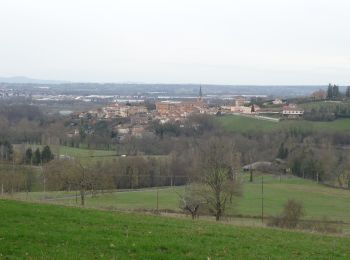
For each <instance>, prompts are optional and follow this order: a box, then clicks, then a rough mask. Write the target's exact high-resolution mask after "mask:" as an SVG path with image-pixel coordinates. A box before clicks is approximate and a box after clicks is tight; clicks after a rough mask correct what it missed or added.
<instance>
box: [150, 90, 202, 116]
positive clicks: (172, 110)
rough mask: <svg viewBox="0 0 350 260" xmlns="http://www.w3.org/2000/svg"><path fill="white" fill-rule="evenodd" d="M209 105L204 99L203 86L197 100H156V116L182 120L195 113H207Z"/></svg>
mask: <svg viewBox="0 0 350 260" xmlns="http://www.w3.org/2000/svg"><path fill="white" fill-rule="evenodd" d="M206 112H207V106H206V104H205V103H204V101H203V94H202V88H201V87H200V89H199V95H198V98H197V100H195V101H170V100H166V101H159V102H156V116H157V117H158V118H159V119H165V118H166V119H172V120H181V119H183V118H186V117H188V116H189V115H191V114H195V113H198V114H199V113H206Z"/></svg>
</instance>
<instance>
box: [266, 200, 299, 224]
mask: <svg viewBox="0 0 350 260" xmlns="http://www.w3.org/2000/svg"><path fill="white" fill-rule="evenodd" d="M302 216H304V209H303V205H302V203H301V202H298V201H295V200H293V199H290V200H288V201H287V202H286V204H284V207H283V212H282V214H281V215H280V216H278V217H274V218H271V219H270V220H269V222H268V223H267V225H268V226H275V227H280V228H296V227H297V226H298V223H299V220H300V218H301V217H302Z"/></svg>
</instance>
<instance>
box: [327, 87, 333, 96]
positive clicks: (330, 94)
mask: <svg viewBox="0 0 350 260" xmlns="http://www.w3.org/2000/svg"><path fill="white" fill-rule="evenodd" d="M332 98H333V87H332V85H331V84H330V83H329V85H328V89H327V99H332Z"/></svg>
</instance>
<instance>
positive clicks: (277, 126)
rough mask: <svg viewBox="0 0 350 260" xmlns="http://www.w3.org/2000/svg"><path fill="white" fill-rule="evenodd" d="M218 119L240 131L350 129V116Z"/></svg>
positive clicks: (222, 124)
mask: <svg viewBox="0 0 350 260" xmlns="http://www.w3.org/2000/svg"><path fill="white" fill-rule="evenodd" d="M216 121H217V123H218V124H219V125H220V126H222V127H223V128H224V129H225V130H227V131H232V132H240V133H241V132H248V131H259V132H271V131H276V130H281V129H290V128H293V127H296V128H300V129H304V130H321V131H323V130H327V131H350V118H347V119H338V120H335V121H331V122H312V121H305V120H284V121H280V122H271V121H266V120H259V119H255V118H248V117H243V116H239V115H227V116H223V117H219V118H217V119H216Z"/></svg>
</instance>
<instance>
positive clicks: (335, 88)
mask: <svg viewBox="0 0 350 260" xmlns="http://www.w3.org/2000/svg"><path fill="white" fill-rule="evenodd" d="M332 92H333V99H338V98H339V97H340V92H339V87H338V86H337V85H334V86H333V90H332Z"/></svg>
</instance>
